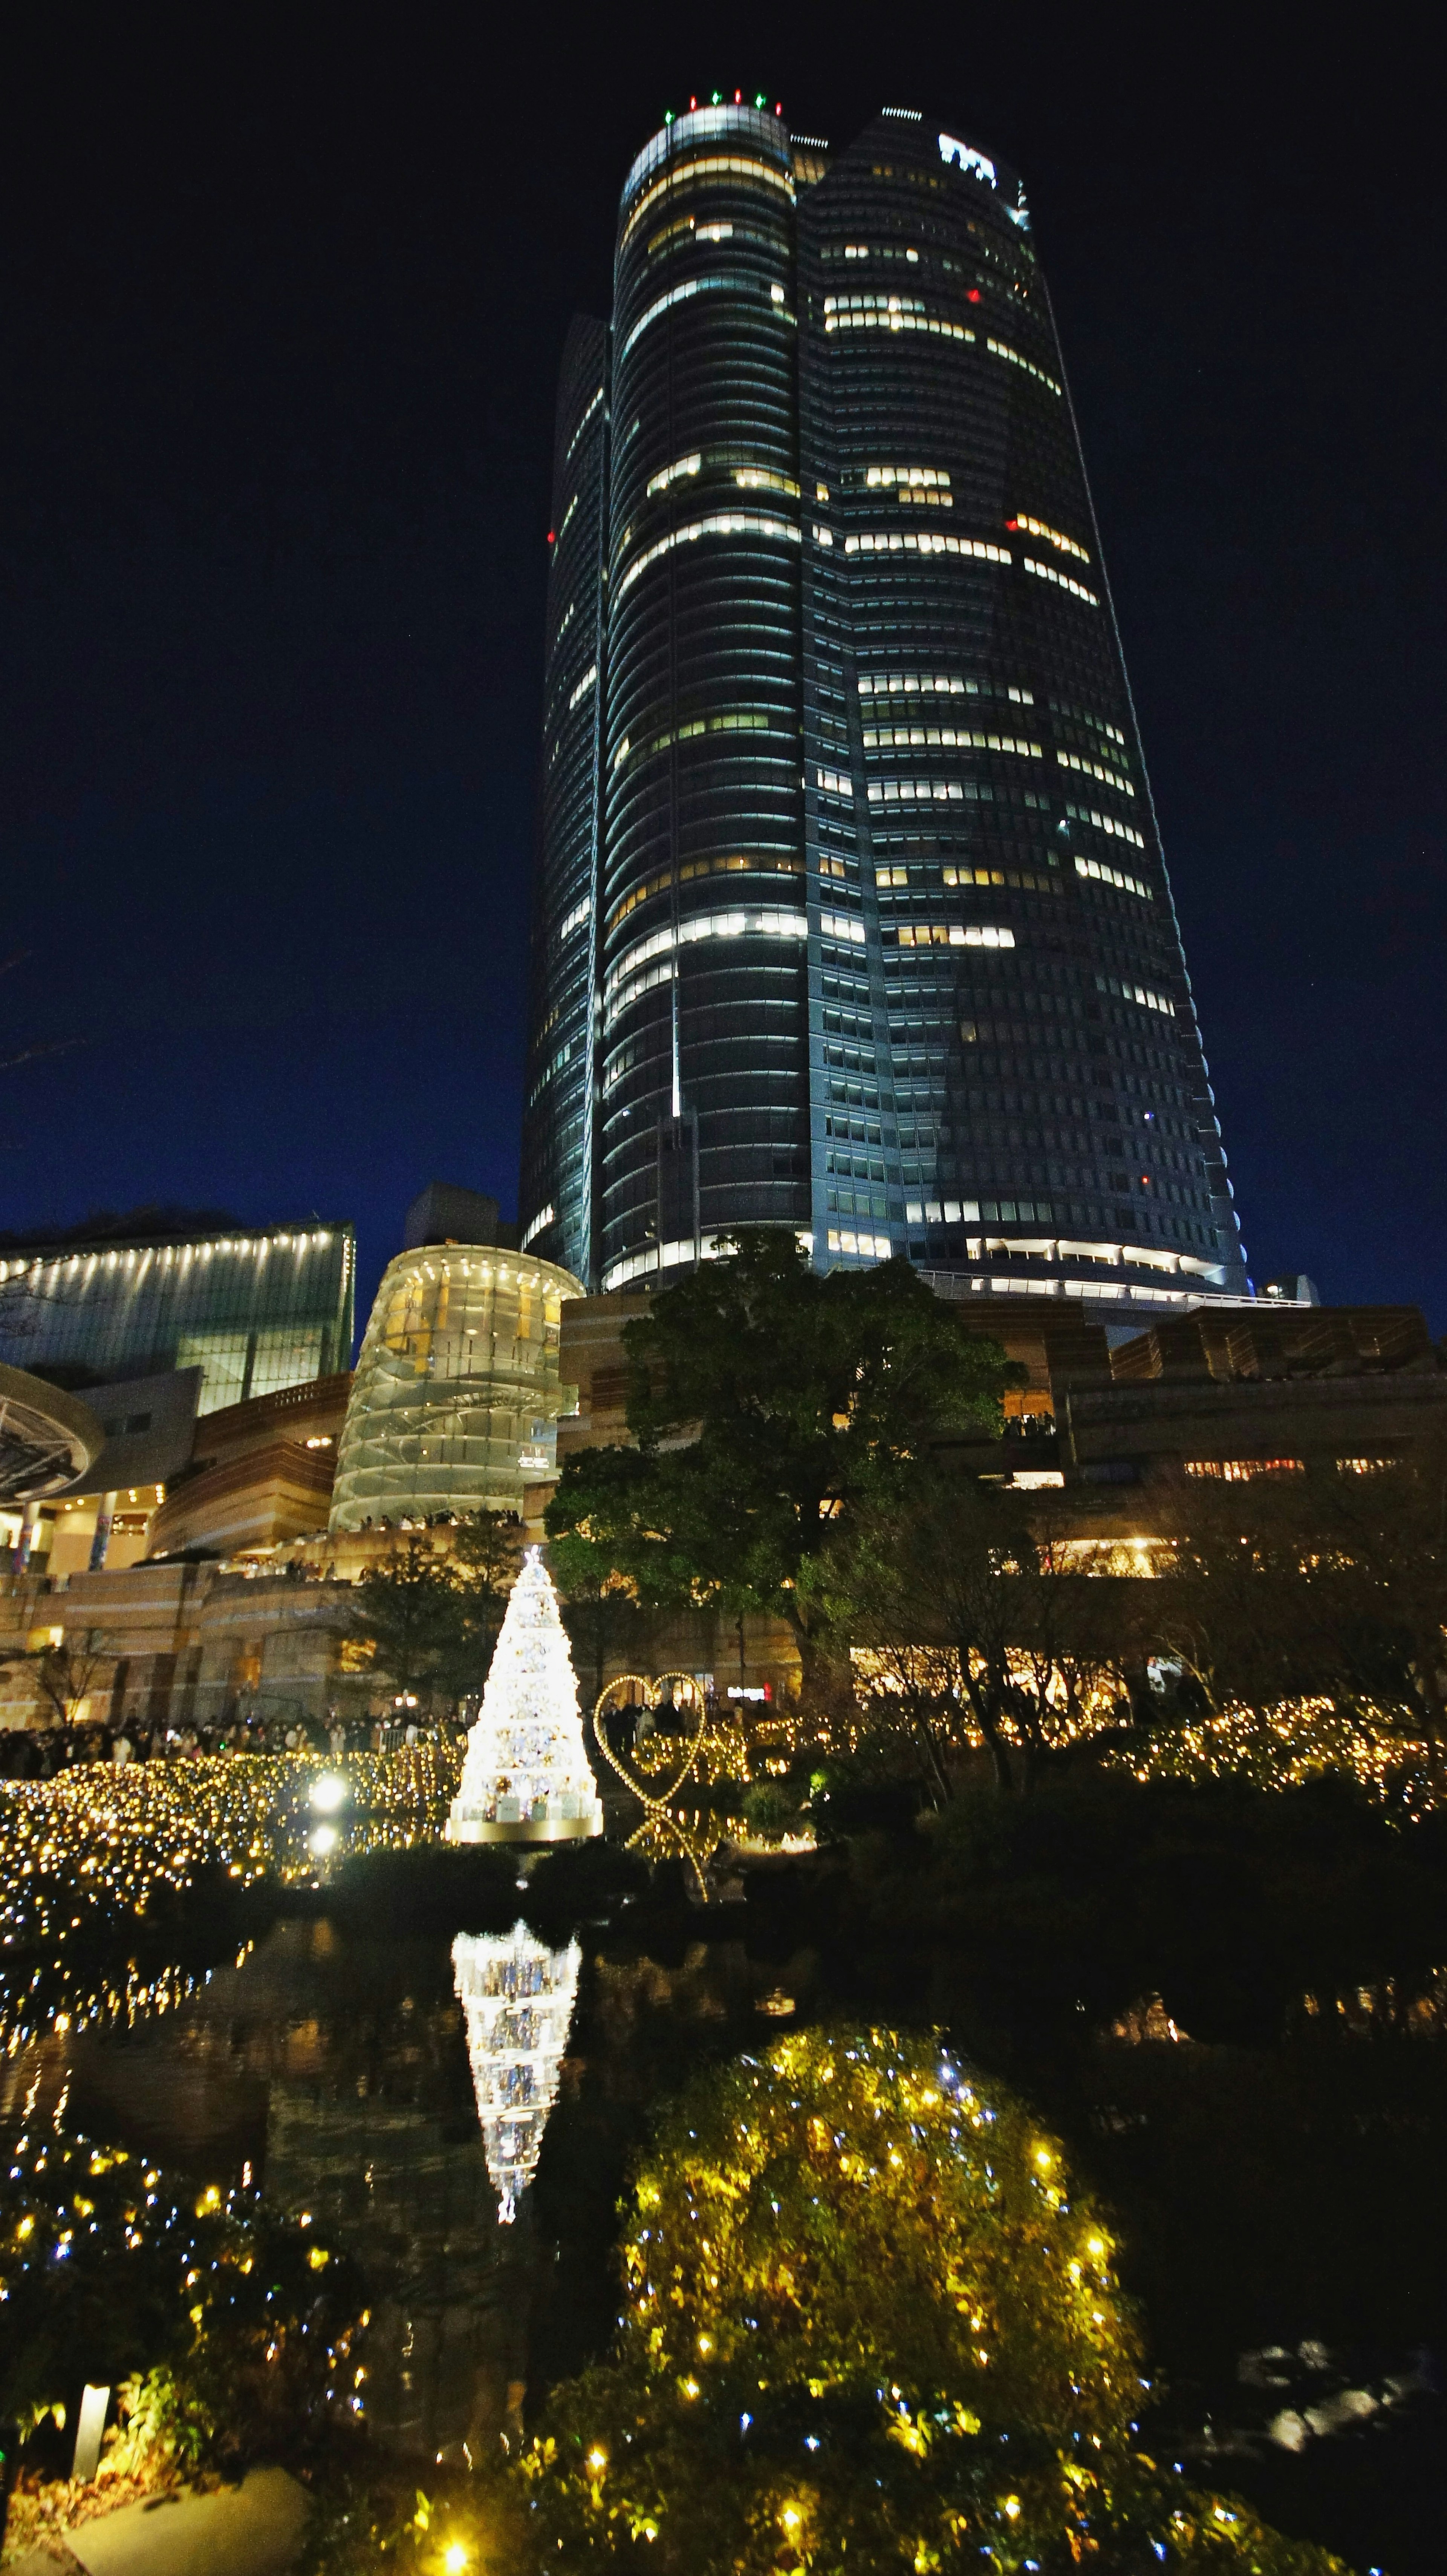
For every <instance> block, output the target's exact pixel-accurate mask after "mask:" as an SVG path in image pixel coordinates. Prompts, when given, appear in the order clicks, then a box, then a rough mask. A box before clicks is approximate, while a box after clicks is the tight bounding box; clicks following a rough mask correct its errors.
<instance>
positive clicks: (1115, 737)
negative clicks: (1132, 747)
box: [1050, 698, 1125, 751]
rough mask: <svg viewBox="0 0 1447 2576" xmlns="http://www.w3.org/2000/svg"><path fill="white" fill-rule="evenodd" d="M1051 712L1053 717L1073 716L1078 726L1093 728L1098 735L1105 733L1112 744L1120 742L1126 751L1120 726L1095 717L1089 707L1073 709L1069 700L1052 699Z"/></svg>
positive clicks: (1101, 717)
mask: <svg viewBox="0 0 1447 2576" xmlns="http://www.w3.org/2000/svg"><path fill="white" fill-rule="evenodd" d="M1050 712H1051V714H1052V715H1053V716H1073V717H1074V718H1075V721H1076V723H1077V724H1084V725H1090V726H1092V727H1093V728H1094V730H1095V732H1096V733H1103V734H1104V735H1105V736H1106V738H1107V740H1109V741H1110V742H1118V743H1119V744H1120V747H1121V750H1122V751H1124V749H1125V735H1124V734H1123V733H1122V732H1121V730H1120V727H1119V725H1113V724H1107V723H1106V720H1105V718H1104V716H1093V715H1092V714H1091V712H1090V710H1089V708H1088V707H1073V706H1072V705H1071V703H1070V701H1069V699H1068V698H1052V699H1051V700H1050Z"/></svg>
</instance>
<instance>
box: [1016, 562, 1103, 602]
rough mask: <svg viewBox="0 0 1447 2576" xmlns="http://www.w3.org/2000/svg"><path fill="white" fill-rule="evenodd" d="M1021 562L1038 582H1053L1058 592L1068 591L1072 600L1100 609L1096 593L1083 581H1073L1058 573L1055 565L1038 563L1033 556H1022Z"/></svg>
mask: <svg viewBox="0 0 1447 2576" xmlns="http://www.w3.org/2000/svg"><path fill="white" fill-rule="evenodd" d="M1020 561H1021V562H1022V563H1023V565H1024V567H1025V570H1026V571H1027V572H1033V573H1034V575H1035V578H1036V580H1037V581H1053V582H1054V584H1055V587H1056V589H1057V590H1068V591H1069V593H1070V596H1071V598H1072V599H1083V600H1084V602H1085V605H1086V607H1087V608H1099V606H1100V602H1099V600H1098V599H1097V598H1096V595H1095V593H1094V591H1093V590H1087V589H1086V587H1085V584H1084V582H1083V581H1072V579H1071V577H1070V575H1069V573H1068V572H1057V571H1056V569H1055V566H1054V565H1053V564H1042V563H1037V562H1036V561H1035V558H1034V556H1033V555H1022V556H1021V558H1020Z"/></svg>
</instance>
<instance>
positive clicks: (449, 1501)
mask: <svg viewBox="0 0 1447 2576" xmlns="http://www.w3.org/2000/svg"><path fill="white" fill-rule="evenodd" d="M582 1293H583V1292H582V1288H581V1285H580V1283H579V1282H578V1281H577V1280H576V1279H575V1278H574V1277H573V1275H572V1273H571V1271H567V1270H561V1269H558V1268H557V1267H555V1265H554V1264H553V1263H552V1262H549V1261H532V1260H529V1259H527V1258H526V1257H524V1258H522V1259H519V1258H518V1256H517V1254H515V1253H508V1252H499V1251H497V1250H496V1249H495V1248H493V1247H488V1246H483V1245H478V1244H448V1245H446V1246H445V1247H444V1246H442V1245H436V1246H430V1247H426V1248H424V1249H422V1250H420V1251H416V1252H405V1253H401V1254H399V1255H398V1257H397V1259H396V1260H395V1261H393V1262H392V1263H391V1264H390V1265H389V1267H388V1269H387V1270H386V1272H385V1273H384V1275H383V1278H382V1284H381V1286H380V1288H379V1289H378V1291H377V1298H376V1303H375V1305H374V1306H373V1308H372V1313H371V1319H370V1321H369V1323H368V1325H367V1331H366V1337H365V1339H364V1341H363V1343H362V1350H361V1356H360V1358H359V1360H358V1363H357V1373H356V1378H355V1381H354V1383H353V1387H352V1398H351V1402H350V1404H349V1405H348V1407H347V1419H346V1424H345V1427H344V1429H343V1432H342V1437H341V1444H340V1448H339V1450H338V1454H337V1476H336V1485H335V1488H334V1491H333V1497H332V1513H331V1527H332V1528H333V1529H334V1530H348V1529H359V1528H361V1527H362V1526H363V1524H364V1523H365V1522H367V1521H369V1520H370V1521H379V1520H381V1519H383V1518H386V1519H389V1520H393V1521H397V1520H402V1519H421V1518H425V1517H426V1516H427V1515H429V1514H431V1513H436V1512H469V1511H477V1510H479V1509H482V1508H485V1509H487V1510H489V1511H509V1512H520V1511H521V1510H522V1503H523V1487H524V1484H525V1483H534V1482H536V1481H537V1479H538V1478H539V1477H540V1476H545V1475H548V1474H550V1473H551V1471H552V1467H553V1463H554V1460H555V1456H556V1448H557V1422H558V1410H559V1401H560V1398H559V1368H558V1344H559V1334H560V1324H561V1316H562V1309H563V1303H564V1300H565V1299H566V1298H569V1297H579V1296H581V1295H582Z"/></svg>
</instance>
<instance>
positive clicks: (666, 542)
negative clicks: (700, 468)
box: [617, 510, 800, 599]
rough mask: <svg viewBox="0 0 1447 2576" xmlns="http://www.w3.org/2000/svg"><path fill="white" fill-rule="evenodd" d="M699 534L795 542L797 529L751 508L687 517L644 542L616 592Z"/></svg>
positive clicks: (622, 590) (797, 537)
mask: <svg viewBox="0 0 1447 2576" xmlns="http://www.w3.org/2000/svg"><path fill="white" fill-rule="evenodd" d="M699 537H782V538H783V539H784V540H785V542H786V544H789V545H795V546H797V545H798V544H799V542H800V538H799V530H798V528H797V527H796V526H794V525H793V523H792V522H791V521H790V520H788V519H768V518H765V517H764V516H763V515H762V513H761V512H758V511H754V510H716V511H713V512H711V513H710V515H709V516H708V517H707V518H706V519H691V520H690V521H689V523H688V525H687V526H686V527H682V528H672V529H670V531H669V533H668V535H667V536H666V537H660V538H659V539H658V541H657V543H656V544H655V545H651V546H645V548H644V550H643V552H642V554H641V555H635V556H634V558H633V561H632V563H631V564H630V565H629V567H628V569H627V571H626V572H625V573H624V575H623V576H622V579H621V580H620V582H619V584H618V590H617V596H618V598H619V599H621V598H622V596H623V594H624V592H625V591H626V590H631V589H632V587H633V584H634V582H635V581H637V579H638V577H639V575H640V573H644V572H646V571H647V570H648V567H649V565H650V564H654V563H657V561H658V559H659V557H660V556H661V555H666V554H671V553H672V551H673V549H674V547H675V546H691V545H693V544H694V543H695V542H696V540H697V539H698V538H699Z"/></svg>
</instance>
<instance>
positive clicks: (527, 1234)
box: [518, 1199, 557, 1252]
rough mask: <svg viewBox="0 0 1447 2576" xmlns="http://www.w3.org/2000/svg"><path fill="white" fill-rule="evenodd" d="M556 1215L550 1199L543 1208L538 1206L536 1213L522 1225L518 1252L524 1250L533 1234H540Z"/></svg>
mask: <svg viewBox="0 0 1447 2576" xmlns="http://www.w3.org/2000/svg"><path fill="white" fill-rule="evenodd" d="M556 1215H557V1210H556V1208H555V1207H554V1205H553V1203H552V1200H551V1199H549V1201H548V1204H547V1206H546V1207H545V1208H539V1210H538V1212H537V1215H536V1216H535V1217H532V1218H531V1219H530V1220H529V1222H528V1223H527V1224H526V1225H525V1226H524V1228H523V1231H522V1238H521V1241H520V1242H519V1245H518V1250H519V1251H520V1252H526V1250H527V1248H528V1245H529V1244H530V1243H531V1242H532V1241H533V1240H534V1238H535V1236H537V1235H540V1234H541V1233H542V1232H543V1230H544V1228H545V1227H546V1226H550V1225H551V1224H552V1222H553V1219H554V1217H555V1216H556Z"/></svg>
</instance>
